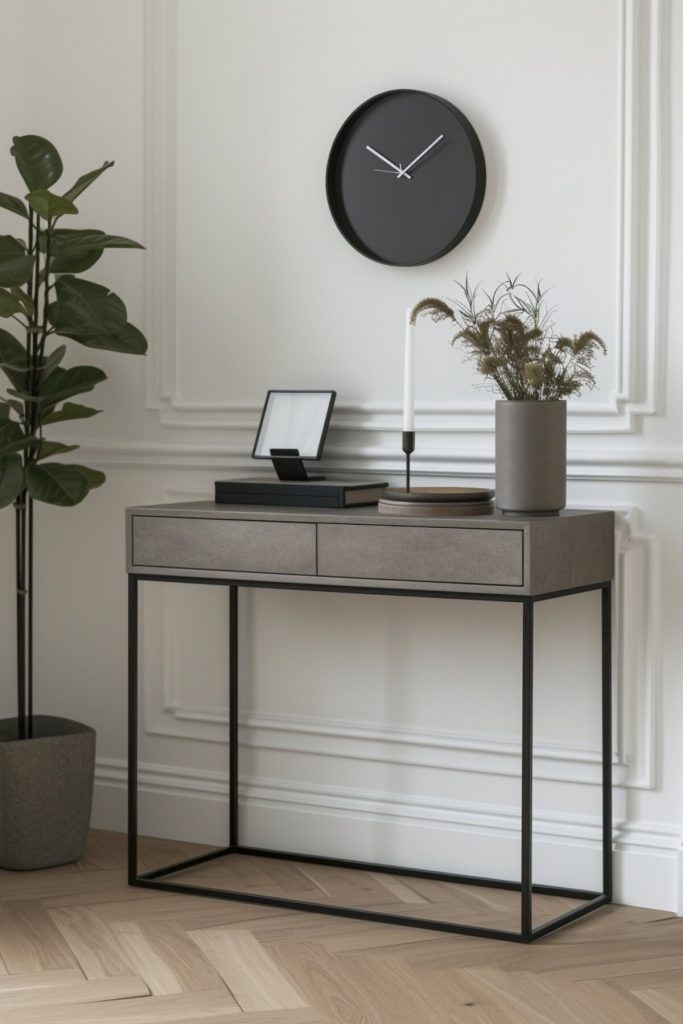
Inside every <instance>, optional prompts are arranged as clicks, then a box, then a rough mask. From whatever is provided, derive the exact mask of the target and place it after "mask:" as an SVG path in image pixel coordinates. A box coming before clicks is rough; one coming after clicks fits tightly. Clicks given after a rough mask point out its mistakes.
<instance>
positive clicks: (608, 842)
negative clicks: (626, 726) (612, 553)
mask: <svg viewBox="0 0 683 1024" xmlns="http://www.w3.org/2000/svg"><path fill="white" fill-rule="evenodd" d="M601 597H602V607H601V611H602V891H603V893H604V894H605V896H606V897H607V900H608V901H609V902H611V901H612V584H611V583H605V585H604V586H603V588H602V593H601Z"/></svg>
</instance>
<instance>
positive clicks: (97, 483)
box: [71, 466, 107, 490]
mask: <svg viewBox="0 0 683 1024" xmlns="http://www.w3.org/2000/svg"><path fill="white" fill-rule="evenodd" d="M71 468H72V469H77V470H78V472H79V473H81V474H82V475H83V476H84V477H85V479H86V480H87V481H88V484H89V486H90V489H91V490H92V489H93V488H95V487H101V486H102V484H103V483H104V481H105V480H106V479H107V478H106V476H105V475H104V473H102V472H101V471H100V470H99V469H90V467H89V466H72V467H71Z"/></svg>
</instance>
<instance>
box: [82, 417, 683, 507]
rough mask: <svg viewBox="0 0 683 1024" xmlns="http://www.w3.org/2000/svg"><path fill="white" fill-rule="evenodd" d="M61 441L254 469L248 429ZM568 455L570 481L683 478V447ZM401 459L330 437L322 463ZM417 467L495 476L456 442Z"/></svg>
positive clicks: (382, 468) (123, 455)
mask: <svg viewBox="0 0 683 1024" xmlns="http://www.w3.org/2000/svg"><path fill="white" fill-rule="evenodd" d="M254 429H255V428H254ZM64 440H65V442H66V443H71V444H79V445H80V451H79V456H78V457H79V459H83V460H96V461H97V462H99V463H101V464H102V465H103V466H117V467H121V468H123V469H129V468H130V469H141V468H149V469H176V470H184V469H190V470H196V471H201V470H210V471H211V472H216V471H218V472H228V471H230V472H233V471H234V472H243V471H244V470H246V469H248V470H249V472H250V473H251V474H255V473H258V472H259V469H258V467H255V465H254V463H253V461H252V459H251V454H250V453H251V446H252V444H253V434H250V440H249V441H248V442H247V441H246V440H245V442H244V443H243V444H236V443H215V444H214V443H203V444H198V443H196V442H195V443H182V442H180V443H178V442H163V441H162V442H147V441H123V440H115V439H111V440H95V439H85V440H83V439H81V438H77V437H72V438H69V437H65V438H64ZM567 459H568V464H567V478H568V479H569V480H593V481H596V482H599V481H606V482H608V481H617V482H621V481H623V482H626V483H642V484H657V483H675V484H678V483H683V449H659V450H642V449H640V448H630V449H601V448H595V447H591V448H590V449H581V450H575V451H572V450H571V448H570V450H569V452H568V457H567ZM404 463H405V456H404V455H403V453H402V452H401V450H400V445H398V446H397V447H396V450H394V449H389V448H382V447H380V446H368V447H365V448H363V447H358V448H357V447H353V448H352V447H347V446H343V445H336V444H334V442H332V443H328V445H327V446H326V449H325V460H324V465H325V466H326V467H327V468H328V469H329V470H330V471H333V472H335V473H344V472H346V471H348V472H353V473H356V474H357V473H363V474H370V475H372V476H376V475H377V474H378V473H383V474H386V473H389V474H392V473H393V474H402V473H403V470H404ZM416 472H418V473H419V474H420V475H421V476H424V477H427V476H429V477H445V478H452V477H453V476H454V475H461V476H466V477H477V478H489V479H491V478H493V477H494V476H495V464H494V460H493V457H492V455H491V454H490V453H489V452H488V451H487V450H479V449H470V450H466V449H464V448H463V447H462V446H461V445H460V444H458V449H457V451H455V450H449V449H446V450H444V449H443V448H429V447H424V446H423V447H422V462H421V467H420V469H419V470H417V471H416ZM211 493H212V485H210V486H209V488H208V490H205V491H203V492H202V494H203V496H204V497H209V496H210V495H211ZM195 496H198V494H197V495H195Z"/></svg>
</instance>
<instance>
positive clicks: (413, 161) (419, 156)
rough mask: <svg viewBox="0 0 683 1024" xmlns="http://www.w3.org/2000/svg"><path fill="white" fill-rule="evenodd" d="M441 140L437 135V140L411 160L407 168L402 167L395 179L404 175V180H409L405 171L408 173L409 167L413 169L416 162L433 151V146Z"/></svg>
mask: <svg viewBox="0 0 683 1024" xmlns="http://www.w3.org/2000/svg"><path fill="white" fill-rule="evenodd" d="M442 138H443V135H439V137H438V139H434V141H433V142H430V144H429V145H428V146H427V148H426V149H423V150H422V152H421V153H420V154H419V155H418V156H416V157H415V159H414V160H412V161H411V162H410V163H409V164H408V166H407V167H404V168H403V170H402V171H401V172H400V173H399V174H398V175H397V177H399V178H402V177H403V176H404V175H405V177H406V178H409V177H410V175H409V174H406V171H409V170H410V168H411V167H414V166H415V164H416V163H417V162H418V160H421V159H422V157H423V156H426V155H427V153H428V152H429V150H430V149H434V146H436V144H437V142H441V140H442Z"/></svg>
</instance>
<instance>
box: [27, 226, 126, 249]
mask: <svg viewBox="0 0 683 1024" xmlns="http://www.w3.org/2000/svg"><path fill="white" fill-rule="evenodd" d="M52 242H53V248H55V250H58V251H59V252H63V251H64V250H65V249H67V248H73V249H144V245H140V243H139V242H135V241H134V240H133V239H132V238H126V237H125V235H108V234H107V233H106V232H105V231H98V230H97V229H96V228H56V229H55V230H54V231H53V232H52ZM40 247H41V249H43V250H44V248H45V242H44V241H43V236H42V235H41V245H40Z"/></svg>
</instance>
